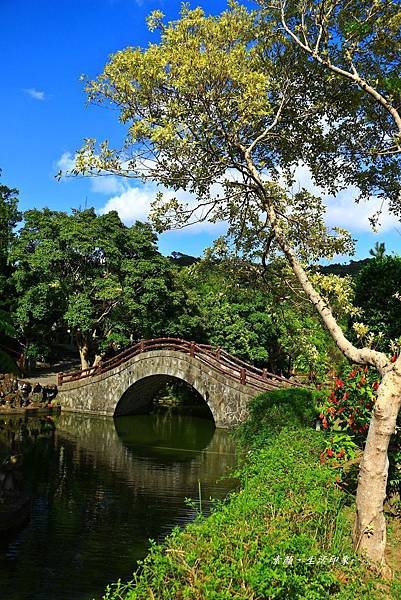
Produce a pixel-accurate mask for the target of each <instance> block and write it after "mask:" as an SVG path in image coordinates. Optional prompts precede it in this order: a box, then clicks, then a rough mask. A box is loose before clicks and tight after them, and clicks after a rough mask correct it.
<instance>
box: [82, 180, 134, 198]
mask: <svg viewBox="0 0 401 600" xmlns="http://www.w3.org/2000/svg"><path fill="white" fill-rule="evenodd" d="M128 189H130V188H129V186H128V185H127V183H125V182H124V180H122V179H121V178H118V177H114V176H113V175H104V176H103V175H102V176H100V177H93V178H92V179H91V191H92V192H94V193H95V194H107V195H109V194H121V193H123V192H124V191H127V190H128Z"/></svg>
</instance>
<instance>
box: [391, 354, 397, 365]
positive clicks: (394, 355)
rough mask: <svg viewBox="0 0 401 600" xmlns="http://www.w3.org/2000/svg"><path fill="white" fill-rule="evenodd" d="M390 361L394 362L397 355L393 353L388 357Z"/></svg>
mask: <svg viewBox="0 0 401 600" xmlns="http://www.w3.org/2000/svg"><path fill="white" fill-rule="evenodd" d="M390 360H391V362H392V363H395V361H396V360H397V355H396V354H393V356H392V357H391V358H390Z"/></svg>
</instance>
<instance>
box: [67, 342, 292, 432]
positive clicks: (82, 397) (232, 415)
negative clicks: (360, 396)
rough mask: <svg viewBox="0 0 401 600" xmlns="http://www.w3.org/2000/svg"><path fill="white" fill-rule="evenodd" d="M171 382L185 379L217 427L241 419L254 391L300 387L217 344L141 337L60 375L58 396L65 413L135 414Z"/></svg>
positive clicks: (229, 424) (150, 403)
mask: <svg viewBox="0 0 401 600" xmlns="http://www.w3.org/2000/svg"><path fill="white" fill-rule="evenodd" d="M173 380H181V381H185V382H186V383H187V384H189V385H190V386H191V387H192V388H193V389H194V390H195V391H196V392H197V393H198V394H199V395H200V396H201V397H202V398H203V399H204V401H205V402H206V404H207V405H208V407H209V409H210V411H211V413H212V415H213V419H214V422H215V424H216V427H232V426H234V425H236V424H238V423H240V422H241V421H243V420H244V419H245V418H246V415H247V405H248V402H249V400H250V399H251V398H253V397H254V396H255V395H256V394H259V393H261V392H263V391H267V390H273V389H277V388H282V387H289V386H294V385H299V384H296V383H294V382H291V381H289V380H288V379H286V378H284V377H281V376H279V375H274V374H273V373H269V372H268V371H266V370H265V369H263V370H262V369H258V368H256V367H254V366H252V365H249V364H247V363H245V362H243V361H241V360H239V359H238V358H235V357H233V356H230V355H229V354H228V353H227V352H225V351H224V350H222V349H221V348H213V347H212V346H208V345H205V344H196V343H194V342H188V341H186V340H181V339H176V338H159V339H151V340H144V341H141V342H139V343H137V344H136V345H134V346H132V347H130V348H128V349H127V350H124V351H123V352H121V353H120V354H118V355H117V356H115V357H113V358H111V359H109V360H106V361H104V362H102V363H100V364H99V365H98V366H97V367H92V368H89V369H85V370H82V371H76V372H73V373H61V374H59V377H58V388H59V399H60V402H61V405H62V408H63V410H67V411H74V412H84V413H92V414H100V415H112V416H120V415H129V414H140V413H146V412H148V411H149V409H150V407H151V406H152V401H153V398H154V396H155V394H156V392H157V391H158V390H160V389H161V388H163V387H164V386H165V385H166V383H168V382H171V381H173Z"/></svg>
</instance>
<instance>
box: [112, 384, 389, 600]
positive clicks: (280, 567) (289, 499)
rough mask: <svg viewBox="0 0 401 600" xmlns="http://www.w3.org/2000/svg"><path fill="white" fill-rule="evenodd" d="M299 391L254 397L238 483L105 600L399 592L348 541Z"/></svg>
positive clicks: (346, 516) (347, 520) (342, 510)
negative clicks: (382, 580) (236, 489)
mask: <svg viewBox="0 0 401 600" xmlns="http://www.w3.org/2000/svg"><path fill="white" fill-rule="evenodd" d="M312 400H313V399H312V398H311V397H310V392H308V391H306V390H301V391H299V390H297V391H291V390H290V391H286V392H285V393H284V394H283V393H282V392H281V391H280V392H279V393H268V394H262V395H261V396H259V397H257V398H256V399H255V400H254V402H253V404H252V406H251V415H250V419H249V420H248V422H247V423H246V424H244V425H243V426H242V427H241V428H240V429H239V431H238V432H237V435H238V439H239V440H240V443H241V444H243V445H246V446H247V448H248V449H249V450H248V455H247V460H246V462H245V463H244V464H243V465H242V466H241V467H240V471H239V476H240V478H241V482H242V485H241V489H240V491H239V492H237V493H234V494H232V495H231V496H230V497H229V498H228V499H227V500H226V501H225V502H223V503H220V504H218V505H217V507H216V509H215V511H214V512H213V513H212V514H211V515H210V516H209V517H207V518H202V517H199V518H198V519H197V520H196V521H195V522H194V523H192V524H190V525H189V526H188V527H186V528H185V529H184V530H178V529H175V530H174V531H173V532H172V534H171V535H170V536H169V537H168V538H167V539H166V541H165V543H164V544H162V545H152V546H151V549H150V552H149V554H148V556H147V557H146V559H145V560H144V561H143V562H142V564H141V567H140V570H139V571H138V573H137V574H136V575H134V578H133V580H132V581H131V582H128V583H121V582H119V583H117V584H116V585H113V586H110V587H109V588H108V590H107V591H106V594H105V596H104V600H121V599H124V600H134V599H138V600H139V599H143V600H145V599H146V600H148V599H152V598H157V599H163V600H170V599H171V600H173V599H174V600H184V599H188V600H189V599H190V600H257V599H258V600H259V599H260V600H262V599H263V600H267V599H273V598H274V599H275V598H280V599H283V600H284V599H286V600H288V599H292V598H294V599H298V598H299V599H301V598H302V599H308V600H312V599H316V600H323V599H325V598H338V599H341V600H346V599H350V600H351V599H352V600H355V599H358V598H361V599H362V598H367V597H368V598H391V597H394V598H399V597H400V595H399V590H400V588H399V587H398V590H397V586H398V583H397V582H395V583H393V584H392V586H389V585H386V584H381V583H379V582H378V580H377V579H375V576H374V575H373V573H371V572H370V571H369V570H368V569H367V568H366V566H365V565H364V564H363V563H361V562H360V561H359V559H357V558H356V557H355V556H354V555H353V553H352V550H351V541H350V535H349V532H350V529H351V518H352V510H351V509H350V507H349V506H347V497H346V496H345V495H344V493H343V492H342V491H341V490H340V489H339V488H338V487H337V486H336V483H335V473H334V472H333V470H332V469H331V468H330V467H329V466H326V465H321V464H320V462H319V453H320V449H321V447H322V437H323V434H320V433H317V432H315V431H313V430H312V429H311V428H310V427H308V425H309V421H310V420H311V419H313V414H312V413H313V408H312V409H311V408H310V406H311V402H312Z"/></svg>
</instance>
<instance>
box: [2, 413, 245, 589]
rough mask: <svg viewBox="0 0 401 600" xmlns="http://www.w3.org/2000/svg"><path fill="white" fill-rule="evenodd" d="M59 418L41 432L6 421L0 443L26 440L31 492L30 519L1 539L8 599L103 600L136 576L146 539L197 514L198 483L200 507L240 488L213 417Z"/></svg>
mask: <svg viewBox="0 0 401 600" xmlns="http://www.w3.org/2000/svg"><path fill="white" fill-rule="evenodd" d="M54 423H55V425H56V429H55V431H54V432H53V433H52V432H47V433H46V432H45V433H43V434H42V433H41V434H39V435H38V433H37V432H38V431H39V430H40V428H39V427H37V426H36V425H33V422H32V421H30V420H29V419H26V420H25V421H24V422H23V421H22V420H18V419H17V420H15V418H14V420H12V419H10V418H7V419H2V420H1V419H0V449H1V448H3V450H4V447H5V445H6V444H7V443H10V431H13V432H14V433H13V435H12V436H11V437H12V439H13V440H14V443H15V440H16V439H17V441H18V440H21V439H23V441H24V448H25V450H24V455H25V457H24V463H23V481H24V487H25V489H26V490H27V491H28V492H29V493H30V494H31V496H32V516H31V520H30V522H29V523H28V525H27V526H26V527H25V528H23V529H22V530H20V531H19V532H18V533H16V534H13V535H11V536H9V537H8V538H5V539H3V538H2V539H1V541H0V598H1V600H91V599H93V598H96V600H97V599H98V598H100V597H101V596H102V592H103V591H104V589H105V586H106V585H107V584H108V583H110V582H115V581H117V579H119V578H121V579H122V580H126V579H129V578H130V577H131V575H132V572H133V570H134V569H135V566H136V563H137V561H138V559H140V558H143V557H144V556H145V555H146V552H147V549H148V547H149V542H148V540H149V538H150V539H154V540H157V541H160V540H162V539H163V538H164V537H165V536H166V535H167V534H168V533H169V532H170V531H171V530H172V528H173V527H175V526H176V525H180V526H182V525H184V524H185V523H187V522H189V521H190V520H192V519H193V518H194V517H195V515H196V510H197V506H198V502H199V486H200V489H201V497H202V510H203V512H208V511H210V508H211V502H212V501H211V498H215V499H220V498H224V497H225V496H226V495H227V493H228V492H229V491H230V490H232V489H233V488H234V487H235V486H236V481H235V480H233V479H230V478H229V473H230V471H231V470H232V469H233V467H234V466H235V464H236V454H235V444H234V442H233V440H232V438H231V436H230V433H229V432H227V431H224V430H216V429H215V427H214V424H213V421H212V420H208V419H202V418H196V417H190V416H178V415H175V416H174V415H171V414H169V413H164V414H154V415H143V416H142V415H141V416H130V417H119V418H117V419H112V418H111V417H93V416H90V417H88V416H84V415H77V414H72V413H67V414H61V415H60V416H58V417H55V418H54ZM21 427H22V430H23V433H24V435H22V437H21V431H20V430H21ZM32 430H33V432H34V435H33V436H32V435H31V436H29V435H28V433H32ZM15 432H16V434H15ZM16 436H17V437H16ZM24 436H25V438H26V439H25V438H24ZM199 482H200V483H199ZM188 498H191V499H193V503H192V504H191V503H188V502H187V501H186V499H188Z"/></svg>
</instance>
